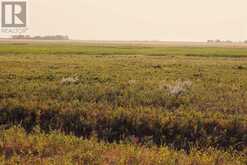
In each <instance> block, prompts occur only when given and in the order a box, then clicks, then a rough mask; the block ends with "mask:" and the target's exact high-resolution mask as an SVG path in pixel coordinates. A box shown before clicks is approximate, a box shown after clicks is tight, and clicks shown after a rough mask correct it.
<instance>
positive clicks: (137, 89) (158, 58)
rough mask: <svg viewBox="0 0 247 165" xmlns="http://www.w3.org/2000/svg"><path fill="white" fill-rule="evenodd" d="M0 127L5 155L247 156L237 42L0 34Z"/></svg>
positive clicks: (245, 93) (53, 160)
mask: <svg viewBox="0 0 247 165" xmlns="http://www.w3.org/2000/svg"><path fill="white" fill-rule="evenodd" d="M16 126H17V127H18V128H17V127H16ZM19 127H21V128H19ZM0 128H1V133H0V161H1V162H3V163H6V164H16V163H18V162H20V163H21V164H25V163H26V162H28V164H38V163H39V164H76V163H78V164H174V165H177V164H181V165H183V164H186V165H187V164H188V165H191V164H193V165H194V164H196V165H197V164H198V165H204V164H205V165H211V164H215V165H223V164H229V165H231V164H232V165H235V164H247V47H244V46H243V47H241V46H239V47H235V46H212V47H210V46H201V47H200V46H188V45H186V46H182V45H179V46H177V47H176V46H169V45H168V46H167V45H166V46H161V45H156V46H153V45H148V44H129V45H128V44H126V43H125V44H120V43H118V44H102V43H101V44H96V43H90V44H89V43H87V44H85V43H63V42H60V43H52V42H50V43H46V42H42V43H39V42H34V43H31V42H24V41H23V42H1V43H0ZM54 131H55V132H54Z"/></svg>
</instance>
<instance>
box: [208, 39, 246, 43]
mask: <svg viewBox="0 0 247 165" xmlns="http://www.w3.org/2000/svg"><path fill="white" fill-rule="evenodd" d="M207 42H208V43H234V41H231V40H219V39H217V40H207ZM238 43H247V40H245V41H239V42H238Z"/></svg>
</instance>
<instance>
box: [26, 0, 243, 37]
mask: <svg viewBox="0 0 247 165" xmlns="http://www.w3.org/2000/svg"><path fill="white" fill-rule="evenodd" d="M30 4H31V12H30V17H31V19H30V23H31V25H30V34H32V35H45V34H67V35H69V36H70V37H71V38H73V39H84V40H180V41H181V40H186V41H205V40H207V39H222V40H235V41H237V40H247V1H246V0H71V1H69V0H31V1H30Z"/></svg>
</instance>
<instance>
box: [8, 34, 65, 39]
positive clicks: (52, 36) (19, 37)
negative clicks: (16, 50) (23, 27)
mask: <svg viewBox="0 0 247 165" xmlns="http://www.w3.org/2000/svg"><path fill="white" fill-rule="evenodd" d="M12 39H31V40H69V37H68V36H66V35H49V36H33V37H32V36H30V35H14V36H12Z"/></svg>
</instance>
